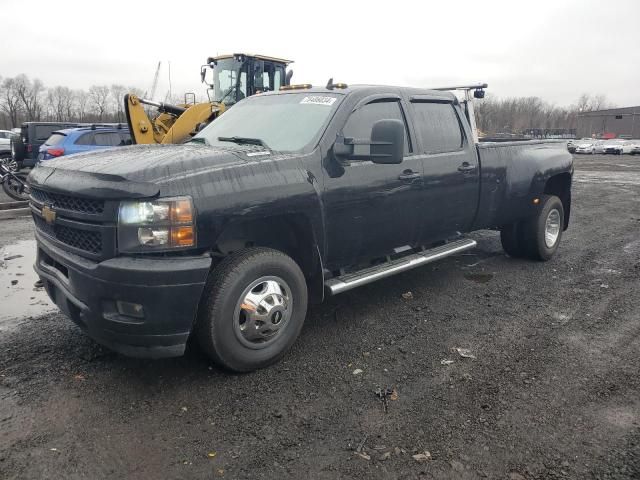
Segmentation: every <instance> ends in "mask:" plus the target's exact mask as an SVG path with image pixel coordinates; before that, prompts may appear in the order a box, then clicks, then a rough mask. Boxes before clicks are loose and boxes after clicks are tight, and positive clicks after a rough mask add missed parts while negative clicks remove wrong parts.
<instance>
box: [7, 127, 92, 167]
mask: <svg viewBox="0 0 640 480" xmlns="http://www.w3.org/2000/svg"><path fill="white" fill-rule="evenodd" d="M81 125H82V124H80V123H68V122H24V123H23V124H22V125H21V126H20V135H17V136H14V137H12V138H11V156H12V157H13V159H14V160H15V161H16V163H17V165H18V168H23V167H33V166H34V165H35V164H36V162H37V159H38V153H39V149H40V146H41V145H42V144H43V143H44V142H45V141H46V140H47V139H48V138H49V137H50V136H51V134H52V133H53V132H55V131H56V130H61V129H63V128H73V127H78V126H81Z"/></svg>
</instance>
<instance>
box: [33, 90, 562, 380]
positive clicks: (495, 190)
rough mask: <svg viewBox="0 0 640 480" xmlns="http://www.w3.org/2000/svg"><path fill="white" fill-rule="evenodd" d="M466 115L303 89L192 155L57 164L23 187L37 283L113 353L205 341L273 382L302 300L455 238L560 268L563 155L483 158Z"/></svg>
mask: <svg viewBox="0 0 640 480" xmlns="http://www.w3.org/2000/svg"><path fill="white" fill-rule="evenodd" d="M466 111H468V110H467V109H466V108H463V107H462V106H461V104H460V103H459V102H458V100H457V99H456V97H455V96H454V95H453V94H451V93H448V92H442V91H435V90H425V89H414V88H404V87H386V86H355V87H354V86H349V87H347V86H346V85H344V84H342V85H341V86H340V87H339V88H338V87H333V86H327V87H324V88H308V87H305V86H304V85H302V86H291V87H289V89H288V90H284V89H282V90H280V91H279V92H268V93H264V94H261V95H254V96H251V97H248V98H246V99H244V100H242V101H241V102H238V103H237V104H236V105H235V106H234V107H233V108H232V109H230V110H229V111H228V112H226V113H225V114H224V115H222V116H220V118H218V119H217V120H215V121H214V122H212V123H211V124H209V125H208V126H207V127H205V128H204V129H203V130H202V131H200V132H199V133H198V134H197V135H196V136H195V137H194V138H193V139H192V140H191V141H190V142H188V143H187V144H183V145H134V146H131V147H124V148H118V149H112V150H107V151H97V152H90V153H82V154H77V155H73V156H70V157H66V158H65V157H63V158H58V159H55V160H51V161H49V162H46V163H44V164H43V165H42V166H40V167H38V168H35V169H33V170H32V171H31V174H30V176H29V181H30V187H31V209H32V212H33V218H34V222H35V236H36V240H37V257H36V261H35V269H36V271H37V273H38V275H39V277H40V278H41V279H42V281H43V284H44V286H45V288H46V291H47V292H48V294H49V296H50V298H51V299H52V301H53V302H55V303H56V304H57V305H58V306H59V307H60V308H61V309H62V311H63V312H65V313H66V314H67V315H68V316H69V317H70V319H71V320H73V321H74V322H76V323H77V324H78V325H79V326H80V327H81V328H82V329H83V330H85V331H86V332H87V333H88V334H89V335H90V336H91V337H93V338H94V339H96V340H97V341H99V342H101V343H103V344H104V345H107V346H108V347H110V348H111V349H113V350H116V351H119V352H121V353H123V354H126V355H133V356H142V357H153V358H157V357H163V356H177V355H182V354H183V352H184V350H185V346H186V343H187V339H189V338H190V337H194V340H196V341H198V342H199V343H200V345H201V346H202V347H203V349H204V351H205V352H206V353H207V354H208V355H210V356H211V358H212V359H213V360H214V361H216V362H218V363H219V364H221V365H223V366H225V367H227V368H228V369H231V370H235V371H249V370H254V369H256V368H261V367H264V366H267V365H269V364H271V363H273V362H275V361H277V360H278V359H279V358H281V357H282V355H284V353H285V352H286V351H287V350H288V349H289V348H290V347H291V345H292V344H293V343H294V342H295V340H296V338H297V337H298V335H299V333H300V331H301V330H302V325H303V322H304V319H305V316H306V312H307V304H308V301H313V302H319V301H322V299H323V298H324V296H325V295H336V294H339V293H341V292H344V291H347V290H350V289H352V288H356V287H358V286H360V285H364V284H367V283H370V282H372V281H375V280H377V279H381V278H385V277H388V276H390V275H393V274H395V273H399V272H402V271H406V270H409V269H411V268H415V267H418V266H420V265H424V264H427V263H430V262H433V261H436V260H438V259H440V258H444V257H446V256H449V255H452V254H455V253H459V252H462V251H465V250H468V249H470V248H473V247H474V246H475V245H476V241H475V240H473V239H471V238H469V237H464V236H463V235H462V234H461V233H460V232H471V231H474V230H478V229H487V228H493V229H498V230H500V232H501V233H500V238H501V241H502V245H503V247H504V249H505V251H506V252H507V253H508V254H509V255H510V256H511V257H522V258H525V257H526V258H531V259H538V260H549V259H550V258H551V257H552V256H553V255H554V254H555V253H556V251H557V249H558V246H559V244H560V239H561V237H562V232H563V230H565V229H566V228H567V227H568V225H569V217H570V212H571V183H572V176H573V157H572V155H571V154H569V153H568V152H567V150H566V144H565V142H563V141H557V140H530V141H520V142H518V141H514V142H507V143H504V142H482V143H475V141H474V139H475V138H477V136H476V135H475V123H474V119H473V117H471V120H468V118H467V116H466V113H465V112H466ZM462 294H464V292H461V295H462ZM389 321H393V320H392V319H391V320H389Z"/></svg>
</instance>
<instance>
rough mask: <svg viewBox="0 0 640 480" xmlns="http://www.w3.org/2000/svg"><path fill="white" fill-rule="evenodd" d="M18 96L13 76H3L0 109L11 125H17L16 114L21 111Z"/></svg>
mask: <svg viewBox="0 0 640 480" xmlns="http://www.w3.org/2000/svg"><path fill="white" fill-rule="evenodd" d="M21 107H22V105H21V103H20V97H19V96H18V91H17V89H16V81H15V79H13V78H5V79H4V81H3V82H2V99H1V100H0V109H1V110H2V111H3V112H4V113H5V114H6V115H7V117H9V122H10V123H11V126H12V127H15V126H17V125H18V116H19V115H20V113H21V110H22V109H21Z"/></svg>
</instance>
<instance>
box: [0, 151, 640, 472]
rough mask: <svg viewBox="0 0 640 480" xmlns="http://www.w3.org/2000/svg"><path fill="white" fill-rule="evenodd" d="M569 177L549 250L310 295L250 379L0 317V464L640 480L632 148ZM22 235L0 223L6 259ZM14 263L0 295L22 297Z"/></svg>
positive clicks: (491, 249)
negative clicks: (289, 333)
mask: <svg viewBox="0 0 640 480" xmlns="http://www.w3.org/2000/svg"><path fill="white" fill-rule="evenodd" d="M576 170H577V173H576V176H575V184H574V208H573V212H572V221H571V226H570V228H569V230H568V231H567V232H565V235H564V237H563V239H562V244H561V247H560V250H559V252H558V254H557V255H556V257H555V258H554V259H553V260H552V261H550V262H548V263H535V262H530V261H523V260H513V259H510V258H508V257H507V256H506V255H505V254H504V253H503V251H502V249H501V247H500V242H499V238H498V235H497V234H496V233H495V232H479V233H477V234H474V235H473V236H474V238H476V239H477V240H478V243H479V248H478V249H477V250H475V251H472V253H467V254H462V255H459V256H456V257H453V258H449V259H447V260H445V261H442V262H440V263H437V264H432V265H430V266H427V267H424V268H422V269H418V270H414V271H411V272H408V273H405V274H402V275H399V276H396V277H393V278H390V279H387V280H384V281H381V282H378V283H376V284H372V285H369V286H365V287H362V288H360V289H356V290H353V291H351V292H348V293H345V294H343V295H339V296H337V297H335V298H333V299H331V300H329V301H328V302H327V303H325V304H323V305H322V306H318V307H313V308H312V309H311V310H310V311H309V314H308V317H307V321H306V324H305V328H304V330H303V332H302V335H301V337H300V339H299V340H298V342H297V343H296V345H295V346H294V348H293V350H292V351H291V352H290V353H289V354H288V355H287V356H286V357H285V359H284V360H283V361H282V362H280V363H278V364H277V365H275V366H273V367H271V368H268V369H266V370H262V371H259V372H255V373H251V374H245V375H232V374H229V373H226V372H224V371H221V370H219V369H218V368H216V367H215V366H214V365H212V364H211V363H210V362H209V361H208V360H207V359H206V358H204V357H203V356H202V355H201V354H199V353H198V352H197V351H191V352H190V353H189V354H188V355H187V356H185V357H183V358H178V359H170V360H163V361H143V360H134V359H129V358H125V357H122V356H119V355H116V354H113V353H110V352H109V351H107V350H105V349H103V348H101V347H99V346H98V345H96V344H95V343H94V342H92V341H91V340H90V339H88V338H87V337H86V336H85V335H84V334H82V333H81V332H80V330H79V329H78V328H76V327H75V326H74V325H73V324H72V323H71V321H69V320H67V319H66V318H64V317H63V316H62V315H61V314H59V313H57V312H53V313H49V314H45V315H41V314H37V313H36V314H31V316H26V315H18V318H9V319H7V318H5V320H4V324H2V323H0V327H2V328H0V477H1V478H3V479H18V478H19V479H31V478H34V479H35V478H38V479H41V478H43V479H44V478H51V479H58V478H64V479H85V478H86V479H100V478H135V479H147V478H152V479H160V478H163V479H164V478H169V479H184V478H194V479H204V478H230V479H246V478H251V479H301V478H308V479H352V478H354V479H423V478H424V479H476V478H490V479H509V480H522V479H555V478H572V479H590V478H597V479H638V478H640V374H639V372H640V356H639V355H638V352H639V351H640V236H639V235H638V233H639V231H640V157H631V156H624V157H619V156H615V157H614V156H606V157H605V156H597V155H594V156H578V157H576ZM31 236H32V233H31V226H30V223H29V221H28V220H12V221H4V222H1V223H0V247H1V246H5V247H6V249H5V252H9V251H10V249H11V247H12V246H15V245H16V242H19V241H21V240H28V239H29V238H31ZM21 245H22V246H23V247H24V245H27V246H29V244H28V243H26V244H21ZM21 248H22V247H21ZM5 256H6V255H5ZM27 257H28V255H27ZM0 258H2V257H1V256H0ZM20 260H21V259H16V260H8V261H6V262H5V263H6V265H8V268H5V269H1V268H0V292H3V294H7V293H8V294H11V293H12V290H11V289H16V291H17V289H19V288H20V287H22V288H26V290H27V292H31V291H32V284H30V283H29V282H30V277H28V276H27V275H23V276H15V277H14V276H13V275H16V273H15V272H16V271H17V270H16V269H15V268H14V269H12V268H11V262H14V261H20ZM23 260H26V264H27V266H26V267H24V268H28V263H29V262H31V263H32V261H33V259H32V258H26V259H23ZM11 272H13V273H11ZM23 278H26V279H25V280H23ZM14 279H19V283H18V284H16V285H11V280H14ZM25 282H26V285H25ZM409 292H410V294H409ZM16 295H17V293H16ZM28 295H29V300H30V301H31V303H36V308H38V307H37V305H40V304H39V303H38V302H40V301H41V299H39V297H38V295H41V292H33V294H31V293H28ZM2 298H4V300H2V301H1V303H0V305H1V306H0V310H2V309H5V308H7V307H6V306H7V305H8V304H9V303H11V302H14V300H12V298H14V297H12V296H9V297H2ZM41 306H42V308H43V309H46V308H47V307H46V306H44V305H41ZM13 317H16V315H13ZM457 347H459V348H464V349H468V350H469V353H471V354H472V355H473V356H475V358H463V357H462V356H461V355H460V354H459V353H458V352H457V351H456V350H455V349H456V348H457ZM463 353H465V352H464V351H463ZM449 361H450V362H449ZM357 369H358V370H361V373H357V374H356V372H357ZM378 388H381V389H383V390H384V389H386V388H390V389H391V390H393V391H394V392H393V394H392V395H391V398H389V400H388V402H387V407H388V408H387V412H386V413H385V411H384V405H383V403H382V402H381V401H380V400H379V398H378V397H377V396H376V394H375V391H376V389H378ZM426 452H428V453H426ZM417 454H423V457H418V458H421V459H422V460H423V461H418V460H416V459H414V458H413V456H414V455H417Z"/></svg>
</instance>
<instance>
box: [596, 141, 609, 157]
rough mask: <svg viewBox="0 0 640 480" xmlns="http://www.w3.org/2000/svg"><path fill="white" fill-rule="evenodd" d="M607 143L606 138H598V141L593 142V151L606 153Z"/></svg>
mask: <svg viewBox="0 0 640 480" xmlns="http://www.w3.org/2000/svg"><path fill="white" fill-rule="evenodd" d="M605 143H606V140H596V142H595V143H594V144H593V153H600V154H602V153H604V145H605Z"/></svg>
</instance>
